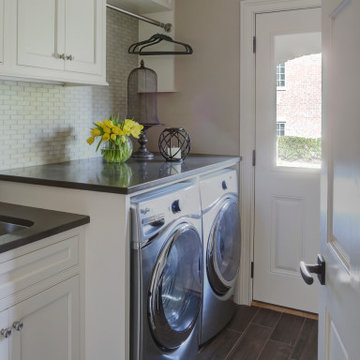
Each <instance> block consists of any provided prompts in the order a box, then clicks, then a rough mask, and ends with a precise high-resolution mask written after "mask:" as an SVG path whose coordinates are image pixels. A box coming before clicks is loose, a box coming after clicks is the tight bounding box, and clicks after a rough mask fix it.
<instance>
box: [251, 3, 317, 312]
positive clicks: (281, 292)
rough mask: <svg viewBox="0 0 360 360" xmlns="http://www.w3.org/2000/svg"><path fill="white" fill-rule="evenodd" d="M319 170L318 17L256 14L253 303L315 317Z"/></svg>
mask: <svg viewBox="0 0 360 360" xmlns="http://www.w3.org/2000/svg"><path fill="white" fill-rule="evenodd" d="M320 166H321V10H320V9H304V10H296V11H295V10H294V11H280V12H274V13H264V14H258V15H257V16H256V166H255V229H254V282H253V299H254V300H257V301H262V302H266V303H271V304H277V305H281V306H286V307H290V308H296V309H301V310H305V311H311V312H318V288H317V286H315V285H314V286H312V287H309V286H307V285H306V284H305V283H304V282H303V280H302V278H301V275H300V273H299V262H300V260H304V259H305V260H306V261H313V259H314V258H315V257H316V254H317V253H318V252H319V243H320V171H321V170H320Z"/></svg>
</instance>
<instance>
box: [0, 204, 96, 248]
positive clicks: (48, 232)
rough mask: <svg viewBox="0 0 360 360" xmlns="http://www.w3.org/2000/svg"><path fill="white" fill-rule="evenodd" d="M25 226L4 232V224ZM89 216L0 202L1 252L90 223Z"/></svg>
mask: <svg viewBox="0 0 360 360" xmlns="http://www.w3.org/2000/svg"><path fill="white" fill-rule="evenodd" d="M3 222H9V223H12V224H17V225H22V226H25V227H24V228H22V229H20V230H16V231H14V232H11V233H9V234H4V235H2V234H3V232H2V224H3ZM89 222H90V218H89V216H85V215H76V214H70V213H65V212H60V211H53V210H45V209H39V208H34V207H29V206H21V205H15V204H8V203H3V202H0V253H2V252H5V251H8V250H11V249H15V248H17V247H20V246H23V245H26V244H30V243H32V242H35V241H38V240H41V239H44V238H46V237H49V236H52V235H56V234H58V233H61V232H63V231H66V230H70V229H73V228H76V227H78V226H81V225H84V224H88V223H89Z"/></svg>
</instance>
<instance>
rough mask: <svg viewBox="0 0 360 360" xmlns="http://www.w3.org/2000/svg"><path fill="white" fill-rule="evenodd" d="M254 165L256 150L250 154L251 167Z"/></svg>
mask: <svg viewBox="0 0 360 360" xmlns="http://www.w3.org/2000/svg"><path fill="white" fill-rule="evenodd" d="M255 165H256V150H253V152H252V166H255Z"/></svg>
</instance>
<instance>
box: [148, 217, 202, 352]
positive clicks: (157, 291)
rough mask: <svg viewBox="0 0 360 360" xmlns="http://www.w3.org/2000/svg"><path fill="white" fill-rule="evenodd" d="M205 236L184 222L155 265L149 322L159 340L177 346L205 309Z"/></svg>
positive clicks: (171, 346)
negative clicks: (203, 263)
mask: <svg viewBox="0 0 360 360" xmlns="http://www.w3.org/2000/svg"><path fill="white" fill-rule="evenodd" d="M201 255H202V251H201V239H200V236H199V234H198V232H197V230H196V229H195V228H194V227H192V226H191V225H189V224H185V223H183V224H181V225H180V226H179V227H178V228H177V229H176V230H175V231H174V233H173V234H172V235H171V237H170V239H169V241H168V242H167V243H166V244H165V245H164V247H163V249H162V251H161V253H160V255H159V257H158V260H157V264H156V265H155V268H154V273H153V277H152V281H151V285H150V291H149V294H150V295H149V299H148V314H149V323H150V327H151V330H152V333H153V335H154V338H155V339H156V341H157V342H158V343H159V344H160V345H161V346H162V347H163V348H165V349H167V350H175V349H177V348H178V347H179V346H180V345H181V344H182V343H183V342H184V341H185V340H186V339H187V338H188V337H189V336H190V334H191V332H192V330H193V328H194V326H195V324H196V320H197V318H198V316H199V313H200V309H201V299H202V297H201V278H202V271H201V266H202V261H201Z"/></svg>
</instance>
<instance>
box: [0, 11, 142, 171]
mask: <svg viewBox="0 0 360 360" xmlns="http://www.w3.org/2000/svg"><path fill="white" fill-rule="evenodd" d="M137 39H138V22H137V21H136V20H134V19H132V18H130V17H128V16H126V15H123V14H120V13H116V12H114V11H112V10H109V9H108V10H107V81H108V83H109V85H110V86H109V87H100V86H61V85H49V84H39V83H30V82H20V81H7V80H6V81H4V80H0V129H1V130H0V169H10V168H17V167H23V166H31V165H39V164H47V163H55V162H62V161H67V160H75V159H83V158H88V157H94V156H98V155H99V154H96V153H95V146H91V147H90V146H89V145H88V144H87V143H86V139H87V137H88V136H89V128H90V126H91V124H92V123H93V122H95V121H97V120H102V119H103V118H104V117H107V116H109V115H110V114H112V113H119V114H120V116H125V115H126V102H127V100H126V98H127V77H128V75H129V73H130V71H131V70H132V69H133V68H135V67H136V66H137V57H136V56H134V55H129V54H128V53H127V49H128V47H129V45H130V44H132V43H133V42H136V41H137Z"/></svg>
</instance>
